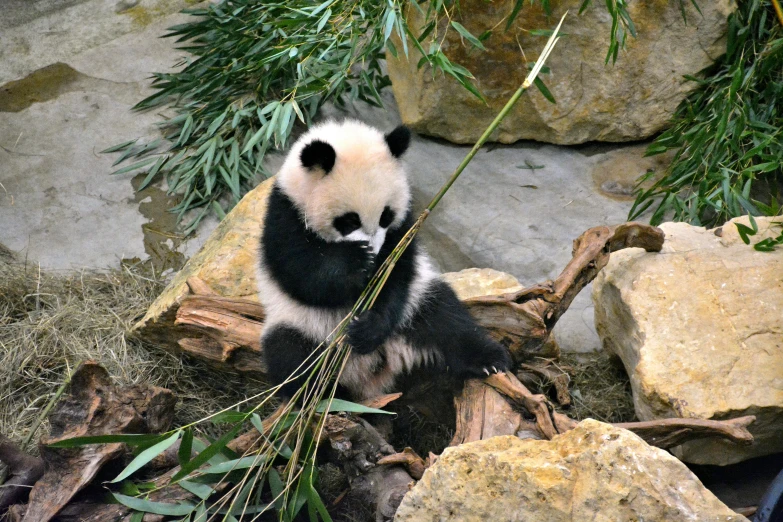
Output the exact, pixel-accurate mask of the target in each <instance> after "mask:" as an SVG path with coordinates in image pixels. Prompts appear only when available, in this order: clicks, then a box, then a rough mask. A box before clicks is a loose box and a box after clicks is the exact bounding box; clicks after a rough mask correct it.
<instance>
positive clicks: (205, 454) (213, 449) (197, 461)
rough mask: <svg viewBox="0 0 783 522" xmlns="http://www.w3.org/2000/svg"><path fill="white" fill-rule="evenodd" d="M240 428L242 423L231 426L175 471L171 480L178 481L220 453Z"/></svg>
mask: <svg viewBox="0 0 783 522" xmlns="http://www.w3.org/2000/svg"><path fill="white" fill-rule="evenodd" d="M240 429H242V424H241V423H239V424H237V425H236V426H234V427H233V428H231V429H230V430H229V431H228V432H226V433H225V434H224V435H223V436H222V437H220V438H219V439H218V440H216V441H215V442H213V443H212V444H210V445H209V446H208V447H206V448H204V450H203V451H201V452H199V454H198V455H196V456H195V457H193V458H192V459H190V461H189V462H188V463H187V464H185V465H184V466H182V467H181V468H180V470H179V471H178V472H177V473H175V474H174V476H173V477H171V481H172V482H176V481H178V480H179V479H181V478H184V477H186V476H188V475H189V474H190V473H191V472H193V471H195V470H196V469H198V468H199V467H201V465H203V464H205V463H206V462H207V461H208V460H209V459H211V458H212V457H214V456H215V455H217V454H219V453H220V450H221V449H223V448H224V447H225V446H226V444H228V443H229V441H230V440H231V439H233V438H234V437H235V436H236V434H237V433H239V430H240Z"/></svg>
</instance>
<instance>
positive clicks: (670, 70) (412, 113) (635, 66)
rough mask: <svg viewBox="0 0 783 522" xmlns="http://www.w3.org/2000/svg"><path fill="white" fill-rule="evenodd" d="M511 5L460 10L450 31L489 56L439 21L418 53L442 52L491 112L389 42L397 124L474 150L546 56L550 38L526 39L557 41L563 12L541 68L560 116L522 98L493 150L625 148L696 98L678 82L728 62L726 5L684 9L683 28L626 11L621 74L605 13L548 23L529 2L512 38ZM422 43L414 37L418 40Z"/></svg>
mask: <svg viewBox="0 0 783 522" xmlns="http://www.w3.org/2000/svg"><path fill="white" fill-rule="evenodd" d="M515 3H517V0H496V1H493V2H487V1H486V0H462V1H461V2H460V4H459V9H458V10H455V13H453V16H454V20H455V21H457V22H459V23H461V24H462V25H464V26H465V27H466V28H467V29H468V30H469V31H471V32H472V33H473V34H474V35H476V36H478V35H481V34H482V33H484V32H485V31H492V35H491V36H490V37H489V39H488V40H486V41H485V42H484V44H485V46H486V48H487V50H486V51H481V50H479V49H475V48H473V47H472V46H471V45H470V44H469V43H467V42H464V41H461V37H460V35H459V33H457V31H455V30H453V29H452V30H449V31H448V34H447V36H446V38H445V40H443V34H444V33H445V32H446V29H447V24H448V23H449V20H450V18H449V17H445V16H444V17H443V18H442V19H441V20H440V25H439V26H438V28H437V29H436V30H434V31H433V32H432V33H431V36H430V37H428V38H427V39H425V41H423V42H422V46H423V47H424V49H428V48H429V46H430V42H431V39H432V38H437V39H438V42H439V43H440V42H441V41H442V43H443V52H444V53H445V55H446V56H447V57H448V58H449V59H450V60H451V61H452V62H454V63H458V64H460V65H463V66H465V67H467V69H469V70H470V71H471V72H472V73H473V74H474V76H475V77H476V80H475V83H476V84H477V86H478V88H479V90H480V91H481V92H482V93H483V94H484V95H485V97H486V100H487V103H486V104H484V103H483V102H482V101H481V100H479V99H478V98H476V97H475V96H474V95H472V94H471V93H469V92H468V91H467V90H466V89H464V88H463V87H461V86H460V85H459V84H458V83H457V82H456V80H455V79H454V78H452V77H451V76H449V75H443V74H442V73H440V72H439V73H437V74H435V75H433V74H432V70H431V68H430V67H429V66H424V67H418V63H419V60H420V59H421V54H420V53H419V51H418V50H417V49H416V47H414V45H413V44H412V43H411V42H410V41H409V42H408V49H409V55H408V58H407V59H406V57H405V54H404V53H403V52H402V49H403V47H402V43H401V42H400V41H396V42H395V46H396V48H397V49H398V58H397V59H395V58H393V57H391V56H388V57H387V63H388V71H389V77H390V78H391V81H392V89H393V90H394V96H395V98H396V100H397V105H398V107H399V110H400V115H401V117H402V121H403V122H404V123H406V124H407V125H409V126H410V127H411V128H413V129H414V130H415V131H416V132H419V133H421V134H427V135H430V136H439V137H442V138H445V139H447V140H450V141H453V142H456V143H475V142H476V140H477V139H478V137H479V136H480V135H481V133H482V132H483V131H484V129H485V128H487V126H488V125H489V123H490V122H491V121H492V119H493V118H494V117H495V115H496V114H497V113H498V112H499V111H500V109H501V108H502V107H503V105H505V103H506V101H508V99H509V98H510V97H511V95H512V94H513V93H514V91H516V90H517V88H518V87H519V86H520V85H521V84H522V81H523V80H524V78H525V77H526V76H527V74H528V71H529V69H528V66H527V64H528V63H532V62H533V61H534V60H535V59H536V58H537V57H538V53H539V52H540V51H541V49H542V48H543V47H544V44H545V43H546V38H543V37H541V36H536V35H533V34H531V32H530V30H531V29H553V28H554V25H555V23H556V21H557V20H558V19H559V18H560V16H562V14H563V13H565V11H566V10H569V12H570V14H569V16H568V18H567V19H566V21H565V23H564V25H563V28H562V32H563V33H564V34H567V35H568V36H567V37H565V38H563V39H562V40H561V41H560V43H558V45H557V47H555V49H554V51H553V52H552V55H551V56H550V57H549V60H548V62H547V66H549V67H551V70H552V73H551V74H542V75H541V78H542V79H543V81H544V82H545V83H546V85H547V86H548V88H549V90H550V91H551V93H552V95H553V96H554V97H555V99H556V100H557V104H552V103H550V102H548V101H547V100H546V99H545V98H544V97H543V95H541V94H540V93H539V92H538V91H537V89H535V88H532V89H530V90H529V91H528V94H526V95H525V96H523V97H522V98H521V99H520V100H519V102H518V103H517V105H516V106H515V107H514V109H513V110H512V111H511V113H510V114H509V115H508V117H507V118H506V119H505V120H503V122H502V123H501V124H500V127H499V129H498V131H497V132H496V134H494V135H493V136H492V139H493V140H495V141H500V142H502V143H511V142H514V141H517V140H521V139H533V140H537V141H545V142H550V143H559V144H574V143H584V142H586V141H591V140H600V141H613V142H620V141H631V140H639V139H643V138H646V137H650V136H652V135H654V134H655V133H657V132H659V131H660V130H662V129H663V128H664V127H665V126H666V125H668V123H669V120H670V118H671V116H672V114H673V113H674V110H675V109H676V107H677V105H679V103H680V102H681V101H682V100H683V99H684V97H685V96H686V95H687V93H688V92H690V91H691V90H692V89H694V88H695V86H696V84H695V83H694V82H687V81H686V80H685V79H684V78H683V75H685V74H696V73H698V72H699V71H701V70H702V69H704V68H705V67H707V66H709V65H711V64H712V63H713V61H714V60H715V59H716V58H717V57H718V56H720V55H721V54H723V53H724V52H725V50H726V42H725V37H726V31H727V27H728V24H727V16H728V15H729V13H731V12H732V11H733V10H734V9H735V7H736V6H735V3H734V1H732V0H714V1H711V2H702V3H701V4H699V7H700V9H701V13H702V14H700V13H699V12H697V11H696V9H695V8H694V7H693V6H692V5H690V2H685V4H682V5H684V9H685V11H686V13H687V24H686V23H685V22H684V21H683V18H682V15H681V14H680V6H681V3H680V2H669V1H666V0H654V1H647V2H628V11H629V13H630V15H631V18H632V19H633V21H634V24H635V26H636V30H637V33H638V37H637V38H632V37H630V36H628V42H627V48H626V50H624V51H621V52H620V54H619V56H618V58H617V63H616V64H612V63H611V62H610V63H609V64H606V63H605V58H606V53H607V49H608V47H609V33H610V27H611V23H612V20H611V17H610V16H609V15H608V14H607V12H606V7H605V6H604V5H603V2H593V4H594V5H592V6H591V7H590V8H588V9H587V10H586V11H585V12H584V13H583V14H581V15H577V12H578V11H579V7H580V5H581V4H582V3H583V2H582V0H565V1H562V2H552V16H551V17H547V16H546V15H545V14H544V12H543V11H542V7H541V2H532V3H531V2H527V3H525V6H524V7H523V8H522V9H521V10H520V11H519V14H518V15H517V18H516V19H515V21H514V23H513V24H512V26H511V27H510V29H509V30H508V31H506V30H505V26H506V21H505V19H506V17H507V16H508V14H509V13H511V11H512V9H513V8H514V4H515ZM407 19H408V22H409V24H410V25H411V26H412V27H413V28H414V31H418V32H420V29H417V28H421V27H422V26H423V24H424V15H423V14H422V13H421V12H420V11H419V10H418V9H416V8H414V7H411V8H409V9H408V11H407ZM418 32H417V34H418Z"/></svg>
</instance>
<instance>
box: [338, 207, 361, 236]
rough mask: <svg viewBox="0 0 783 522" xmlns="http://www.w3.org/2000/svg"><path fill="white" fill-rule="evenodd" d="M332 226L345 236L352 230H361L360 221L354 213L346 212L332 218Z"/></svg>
mask: <svg viewBox="0 0 783 522" xmlns="http://www.w3.org/2000/svg"><path fill="white" fill-rule="evenodd" d="M332 225H333V226H334V228H335V229H337V231H338V232H339V233H341V234H342V235H344V236H347V235H348V234H350V233H351V232H353V231H354V230H358V229H359V228H361V226H362V220H361V218H359V214H357V213H356V212H348V213H346V214H343V215H342V216H340V217H337V218H334V221H333V222H332Z"/></svg>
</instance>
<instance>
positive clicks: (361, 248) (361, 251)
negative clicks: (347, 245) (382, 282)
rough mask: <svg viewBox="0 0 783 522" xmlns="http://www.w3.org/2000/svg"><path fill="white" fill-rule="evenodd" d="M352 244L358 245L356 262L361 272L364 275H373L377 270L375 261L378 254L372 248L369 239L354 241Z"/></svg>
mask: <svg viewBox="0 0 783 522" xmlns="http://www.w3.org/2000/svg"><path fill="white" fill-rule="evenodd" d="M352 244H353V245H355V246H356V249H357V254H356V264H357V266H358V270H359V272H361V273H362V274H363V275H366V276H371V275H372V274H373V272H374V271H375V262H376V259H377V256H376V255H375V252H373V250H372V246H371V245H370V243H369V242H367V241H352Z"/></svg>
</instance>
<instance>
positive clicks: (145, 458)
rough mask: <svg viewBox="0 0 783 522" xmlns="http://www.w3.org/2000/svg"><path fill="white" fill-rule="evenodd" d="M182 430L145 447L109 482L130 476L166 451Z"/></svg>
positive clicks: (177, 438)
mask: <svg viewBox="0 0 783 522" xmlns="http://www.w3.org/2000/svg"><path fill="white" fill-rule="evenodd" d="M181 433H182V432H180V431H177V432H175V433H173V434H172V435H171V436H170V437H168V438H167V439H163V440H162V441H160V442H158V443H157V444H154V445H152V446H150V447H149V448H147V449H145V450H144V451H142V452H141V453H139V454H138V455H137V456H136V458H135V459H133V460H132V461H131V462H130V464H128V465H127V466H126V467H125V469H124V470H122V472H120V474H119V475H117V476H116V477H114V479H113V480H110V481H109V483H110V484H113V483H116V482H120V481H121V480H125V479H126V478H128V477H130V476H131V475H132V474H133V473H134V472H135V471H137V470H138V469H139V468H141V467H142V466H144V465H145V464H147V463H148V462H149V461H151V460H152V459H154V458H155V457H157V456H158V455H160V454H161V453H163V452H164V451H166V450H167V449H169V448H170V447H171V445H172V444H174V443H175V442H177V440H179V436H180V434H181Z"/></svg>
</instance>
